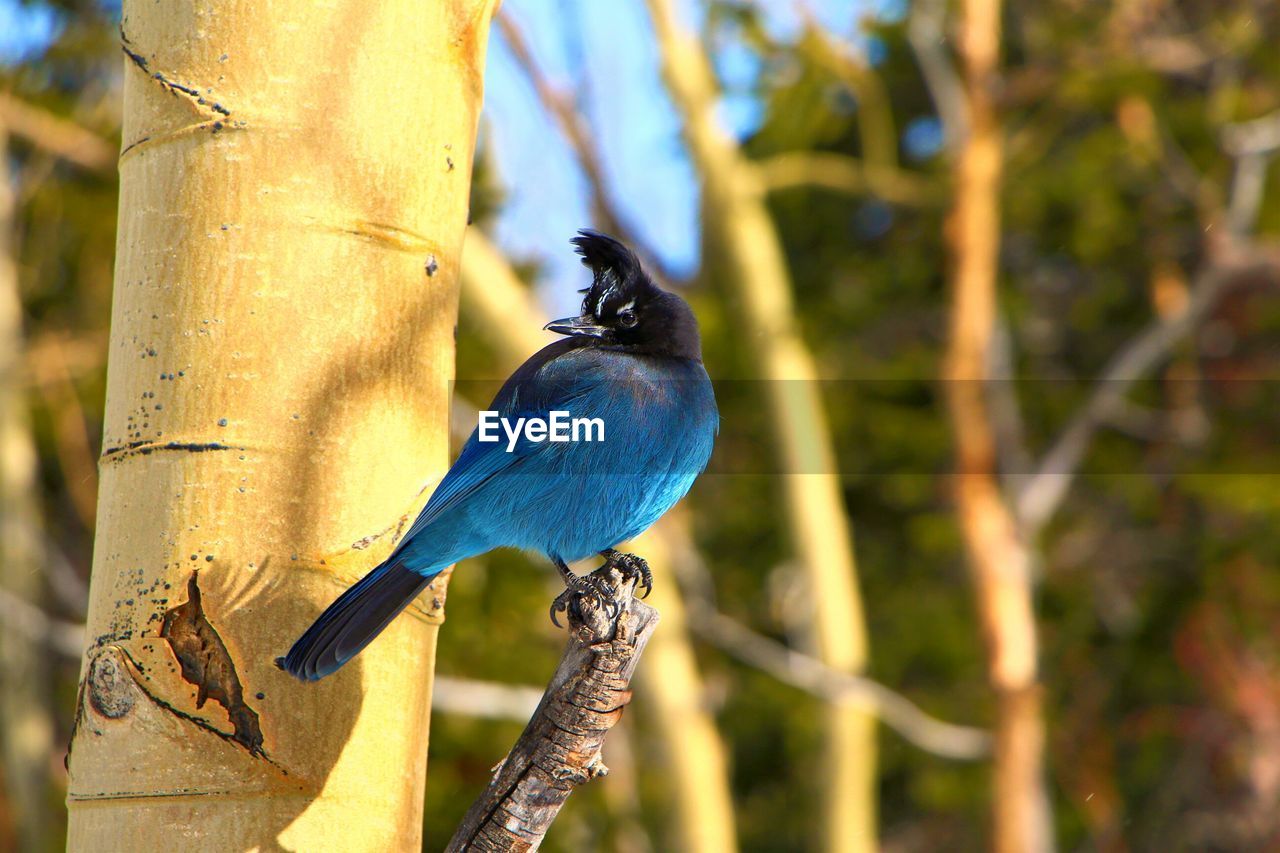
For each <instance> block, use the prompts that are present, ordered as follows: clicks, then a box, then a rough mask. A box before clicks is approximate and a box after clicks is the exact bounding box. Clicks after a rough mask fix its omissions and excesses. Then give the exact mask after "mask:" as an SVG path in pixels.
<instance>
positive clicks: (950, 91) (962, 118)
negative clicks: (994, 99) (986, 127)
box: [907, 0, 969, 151]
mask: <svg viewBox="0 0 1280 853" xmlns="http://www.w3.org/2000/svg"><path fill="white" fill-rule="evenodd" d="M911 8H912V11H911V17H910V19H909V20H908V21H907V41H908V42H909V43H910V45H911V50H912V52H914V53H915V55H916V62H918V63H919V64H920V73H921V75H923V77H924V83H925V88H926V89H928V90H929V97H930V99H932V101H933V108H934V110H935V111H936V112H937V113H938V119H939V120H940V121H941V122H942V136H943V139H944V141H945V144H946V148H947V150H948V151H956V150H958V149H959V147H960V143H961V142H962V141H963V140H964V138H965V137H966V136H967V135H968V134H969V110H968V102H967V100H966V99H965V95H964V86H963V85H962V84H961V82H960V75H959V74H957V73H956V69H955V66H954V65H953V64H952V61H951V57H950V56H948V55H947V50H946V43H947V40H946V35H945V33H944V32H943V27H944V25H945V22H946V15H947V10H946V4H945V3H944V2H942V0H921V2H918V3H913V4H912V7H911Z"/></svg>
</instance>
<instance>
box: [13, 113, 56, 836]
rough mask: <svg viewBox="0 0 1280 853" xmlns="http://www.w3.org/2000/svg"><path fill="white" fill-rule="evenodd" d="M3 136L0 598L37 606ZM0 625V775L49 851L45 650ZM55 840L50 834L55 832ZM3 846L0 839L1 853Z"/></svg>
mask: <svg viewBox="0 0 1280 853" xmlns="http://www.w3.org/2000/svg"><path fill="white" fill-rule="evenodd" d="M14 218H15V211H14V198H13V191H12V181H11V179H10V176H9V169H8V134H7V132H6V128H5V123H4V119H3V117H2V116H0V591H2V592H5V593H8V594H10V595H13V596H14V597H16V598H18V599H20V600H21V601H23V602H26V603H27V604H31V605H35V606H37V607H38V606H39V605H40V599H41V596H42V594H43V593H44V584H43V583H42V577H43V575H42V573H41V566H42V563H43V553H42V551H43V545H42V535H41V523H40V505H39V500H38V493H37V491H36V486H37V482H38V477H37V471H36V446H35V439H34V438H33V436H32V434H31V418H30V416H29V411H28V408H27V399H26V394H25V388H26V381H27V374H26V371H25V370H23V350H22V341H23V334H22V299H21V295H20V293H19V290H18V267H17V261H16V258H15V256H14V253H15V252H16V250H17V247H16V246H15V245H14V241H13V230H14V229H13V225H14ZM6 621H8V620H5V619H2V618H0V685H3V689H0V767H2V768H3V774H0V775H3V777H4V787H5V789H6V790H7V791H8V793H9V796H10V799H11V807H12V810H13V813H14V818H15V820H16V824H17V842H18V848H19V849H21V850H33V851H34V850H47V849H49V848H50V843H49V842H50V841H52V840H53V838H52V833H51V831H50V819H51V815H50V810H49V808H48V800H49V795H50V791H49V781H50V779H49V759H50V757H51V755H52V754H53V722H52V720H53V714H52V709H51V705H52V701H51V700H52V697H51V692H52V690H51V683H50V679H49V672H50V664H49V659H50V658H51V657H52V656H51V655H50V654H49V652H48V650H47V649H46V648H44V647H42V645H41V644H40V643H38V642H36V641H34V640H33V639H32V637H31V636H30V635H29V634H24V633H23V632H22V631H20V630H18V627H17V626H16V625H12V624H9V625H6V624H5V622H6ZM54 831H55V832H56V830H54ZM4 841H5V839H4V838H3V836H0V847H3V846H4Z"/></svg>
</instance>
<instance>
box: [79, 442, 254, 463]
mask: <svg viewBox="0 0 1280 853" xmlns="http://www.w3.org/2000/svg"><path fill="white" fill-rule="evenodd" d="M232 449H233V448H232V447H231V445H229V444H222V443H221V442H218V441H170V442H166V443H165V444H158V443H156V442H154V441H131V442H129V443H128V444H121V445H117V446H115V447H108V448H107V449H106V450H103V451H102V456H101V457H100V461H102V462H107V461H111V462H115V461H118V460H120V459H124V458H125V457H128V456H149V455H151V454H152V453H156V452H158V451H161V450H178V451H185V452H187V453H207V452H209V451H211V450H232ZM241 449H242V450H243V448H241Z"/></svg>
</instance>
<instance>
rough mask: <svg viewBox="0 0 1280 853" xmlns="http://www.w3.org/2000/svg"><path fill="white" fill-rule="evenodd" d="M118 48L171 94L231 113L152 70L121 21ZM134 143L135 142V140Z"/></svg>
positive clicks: (222, 113)
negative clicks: (126, 32)
mask: <svg viewBox="0 0 1280 853" xmlns="http://www.w3.org/2000/svg"><path fill="white" fill-rule="evenodd" d="M120 49H121V50H123V51H124V55H125V56H127V57H129V59H130V61H132V62H133V64H134V65H136V66H138V68H140V69H142V71H143V73H145V74H147V75H148V76H150V77H151V79H152V80H155V81H156V82H157V83H159V84H160V85H161V86H163V87H164V88H166V89H168V90H169V92H171V93H172V94H173V95H175V96H177V95H185V96H186V97H188V98H190V99H191V100H192V101H194V102H195V104H196V105H197V106H200V107H204V108H205V109H206V110H209V111H210V112H213V113H216V114H218V115H222V116H229V115H231V110H229V109H227V108H226V107H224V106H223V105H222V104H219V103H217V102H216V101H210V100H208V99H207V98H205V96H204V95H201V94H200V91H199V90H198V89H194V88H192V87H191V86H184V85H183V84H181V83H175V82H173V81H172V80H170V79H169V78H167V77H165V76H164V75H163V74H161V73H160V72H159V71H152V70H151V67H150V65H149V64H148V63H147V58H146V57H145V56H143V55H142V54H140V53H138V52H137V51H135V50H133V43H132V42H130V41H129V37H128V36H126V35H125V34H124V24H123V23H121V25H120ZM221 129H222V128H221V125H219V127H218V130H221ZM134 144H135V145H136V144H137V143H136V142H135V143H134Z"/></svg>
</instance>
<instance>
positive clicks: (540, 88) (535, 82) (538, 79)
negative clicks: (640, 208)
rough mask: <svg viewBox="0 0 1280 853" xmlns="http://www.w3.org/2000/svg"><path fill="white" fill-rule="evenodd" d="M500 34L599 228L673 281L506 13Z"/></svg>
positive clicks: (588, 136)
mask: <svg viewBox="0 0 1280 853" xmlns="http://www.w3.org/2000/svg"><path fill="white" fill-rule="evenodd" d="M494 23H495V24H497V27H498V30H499V31H500V32H501V33H502V37H503V39H504V40H505V41H506V43H507V46H508V47H509V48H510V49H511V55H512V56H513V57H514V58H515V60H516V64H517V65H519V66H520V70H521V71H523V72H524V74H525V76H526V77H528V78H529V84H530V85H531V86H533V91H534V94H535V95H537V97H538V100H539V102H541V104H542V107H543V109H545V110H546V111H547V113H548V114H549V115H550V116H551V117H552V119H554V120H555V122H556V124H557V125H558V126H559V127H560V132H561V133H562V134H563V135H564V138H565V141H566V142H568V143H569V148H570V150H572V151H573V153H574V156H575V157H576V158H577V160H578V165H579V166H580V167H581V168H582V173H583V175H584V176H585V177H586V179H587V186H588V188H589V189H590V192H591V207H592V212H593V214H594V215H595V217H596V219H597V221H598V222H599V225H600V227H601V228H602V229H604V230H605V231H608V232H609V233H611V234H613V235H614V236H615V237H617V238H618V239H620V240H622V241H623V242H624V243H628V244H630V245H631V246H632V248H634V249H635V250H636V251H637V252H638V253H639V254H640V258H641V260H642V261H644V263H645V265H646V266H648V267H649V268H650V269H652V270H657V271H658V273H659V274H660V276H661V277H662V278H664V279H666V280H668V281H671V280H673V279H674V277H673V276H672V274H671V272H670V270H668V269H666V267H665V266H664V265H663V264H662V262H661V259H660V257H659V256H658V254H657V253H656V252H654V251H652V250H651V249H650V248H649V247H648V246H647V245H646V244H645V243H644V241H643V240H641V239H640V238H639V237H638V236H637V235H636V233H635V231H634V230H633V229H632V228H629V227H628V226H627V224H626V220H625V217H624V216H623V215H622V211H621V209H620V206H619V205H618V203H617V200H616V199H615V198H614V196H613V193H612V191H611V190H610V188H609V181H608V179H607V178H606V177H605V173H604V163H603V159H602V157H601V156H600V149H599V148H598V147H597V145H596V141H595V136H594V135H593V133H592V131H591V128H590V127H589V126H588V125H587V123H586V122H585V121H583V118H582V115H581V113H580V112H579V111H578V105H577V104H576V103H574V100H573V98H572V97H571V96H569V95H568V94H566V93H565V92H563V91H561V90H559V89H557V88H556V87H555V86H554V85H553V84H552V83H551V81H550V80H548V79H547V76H546V75H545V74H544V73H543V72H542V68H541V66H539V65H538V62H537V60H536V59H534V58H533V52H532V51H531V50H530V49H529V44H528V42H527V41H525V38H524V34H523V33H522V32H521V31H520V28H519V27H518V26H517V25H516V23H515V21H513V20H512V19H511V15H510V14H509V13H507V12H506V11H500V12H498V14H497V15H496V16H495V18H494Z"/></svg>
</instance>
